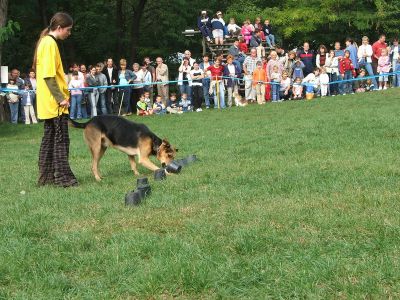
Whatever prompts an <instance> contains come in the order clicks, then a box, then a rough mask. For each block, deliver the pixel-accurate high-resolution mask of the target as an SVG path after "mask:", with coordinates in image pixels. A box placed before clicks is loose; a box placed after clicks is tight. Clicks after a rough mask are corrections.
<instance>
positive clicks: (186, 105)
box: [179, 93, 193, 112]
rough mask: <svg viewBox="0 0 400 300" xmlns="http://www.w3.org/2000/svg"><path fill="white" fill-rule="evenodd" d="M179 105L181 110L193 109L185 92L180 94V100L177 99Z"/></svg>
mask: <svg viewBox="0 0 400 300" xmlns="http://www.w3.org/2000/svg"><path fill="white" fill-rule="evenodd" d="M179 106H180V107H181V108H182V111H183V112H189V111H193V107H192V102H191V101H190V100H189V99H188V96H187V94H186V93H183V94H182V96H181V101H179Z"/></svg>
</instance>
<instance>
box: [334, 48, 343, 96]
mask: <svg viewBox="0 0 400 300" xmlns="http://www.w3.org/2000/svg"><path fill="white" fill-rule="evenodd" d="M334 52H335V57H336V58H337V59H338V69H339V65H340V61H341V60H342V59H343V58H344V50H343V49H342V47H341V45H340V42H335V50H334ZM342 80H343V76H342V75H341V73H340V70H339V74H338V76H337V81H342ZM343 88H344V85H343V83H342V82H339V83H338V84H337V91H338V93H339V94H340V95H342V94H344V93H345V92H344V90H343Z"/></svg>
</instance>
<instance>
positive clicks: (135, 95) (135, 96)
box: [131, 63, 144, 112]
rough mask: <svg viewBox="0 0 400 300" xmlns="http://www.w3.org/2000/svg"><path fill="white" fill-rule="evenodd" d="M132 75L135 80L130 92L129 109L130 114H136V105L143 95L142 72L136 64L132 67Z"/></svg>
mask: <svg viewBox="0 0 400 300" xmlns="http://www.w3.org/2000/svg"><path fill="white" fill-rule="evenodd" d="M132 69H133V74H135V76H136V78H134V79H133V81H132V83H133V84H134V85H133V86H132V92H131V109H132V112H136V103H138V101H139V99H140V96H141V95H143V77H144V74H143V71H142V69H141V68H140V66H139V64H138V63H134V64H133V65H132Z"/></svg>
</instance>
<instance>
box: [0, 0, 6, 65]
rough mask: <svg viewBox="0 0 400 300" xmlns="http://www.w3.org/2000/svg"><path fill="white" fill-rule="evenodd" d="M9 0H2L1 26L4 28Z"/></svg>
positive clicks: (1, 46) (0, 1)
mask: <svg viewBox="0 0 400 300" xmlns="http://www.w3.org/2000/svg"><path fill="white" fill-rule="evenodd" d="M7 11H8V0H0V28H3V27H4V26H5V25H6V23H7ZM2 48H3V44H2V43H0V66H1V52H2Z"/></svg>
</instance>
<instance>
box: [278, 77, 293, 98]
mask: <svg viewBox="0 0 400 300" xmlns="http://www.w3.org/2000/svg"><path fill="white" fill-rule="evenodd" d="M290 83H291V80H290V77H289V74H288V72H286V71H283V73H282V80H281V85H280V90H279V98H280V99H282V100H289V99H290V97H291V91H290Z"/></svg>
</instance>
